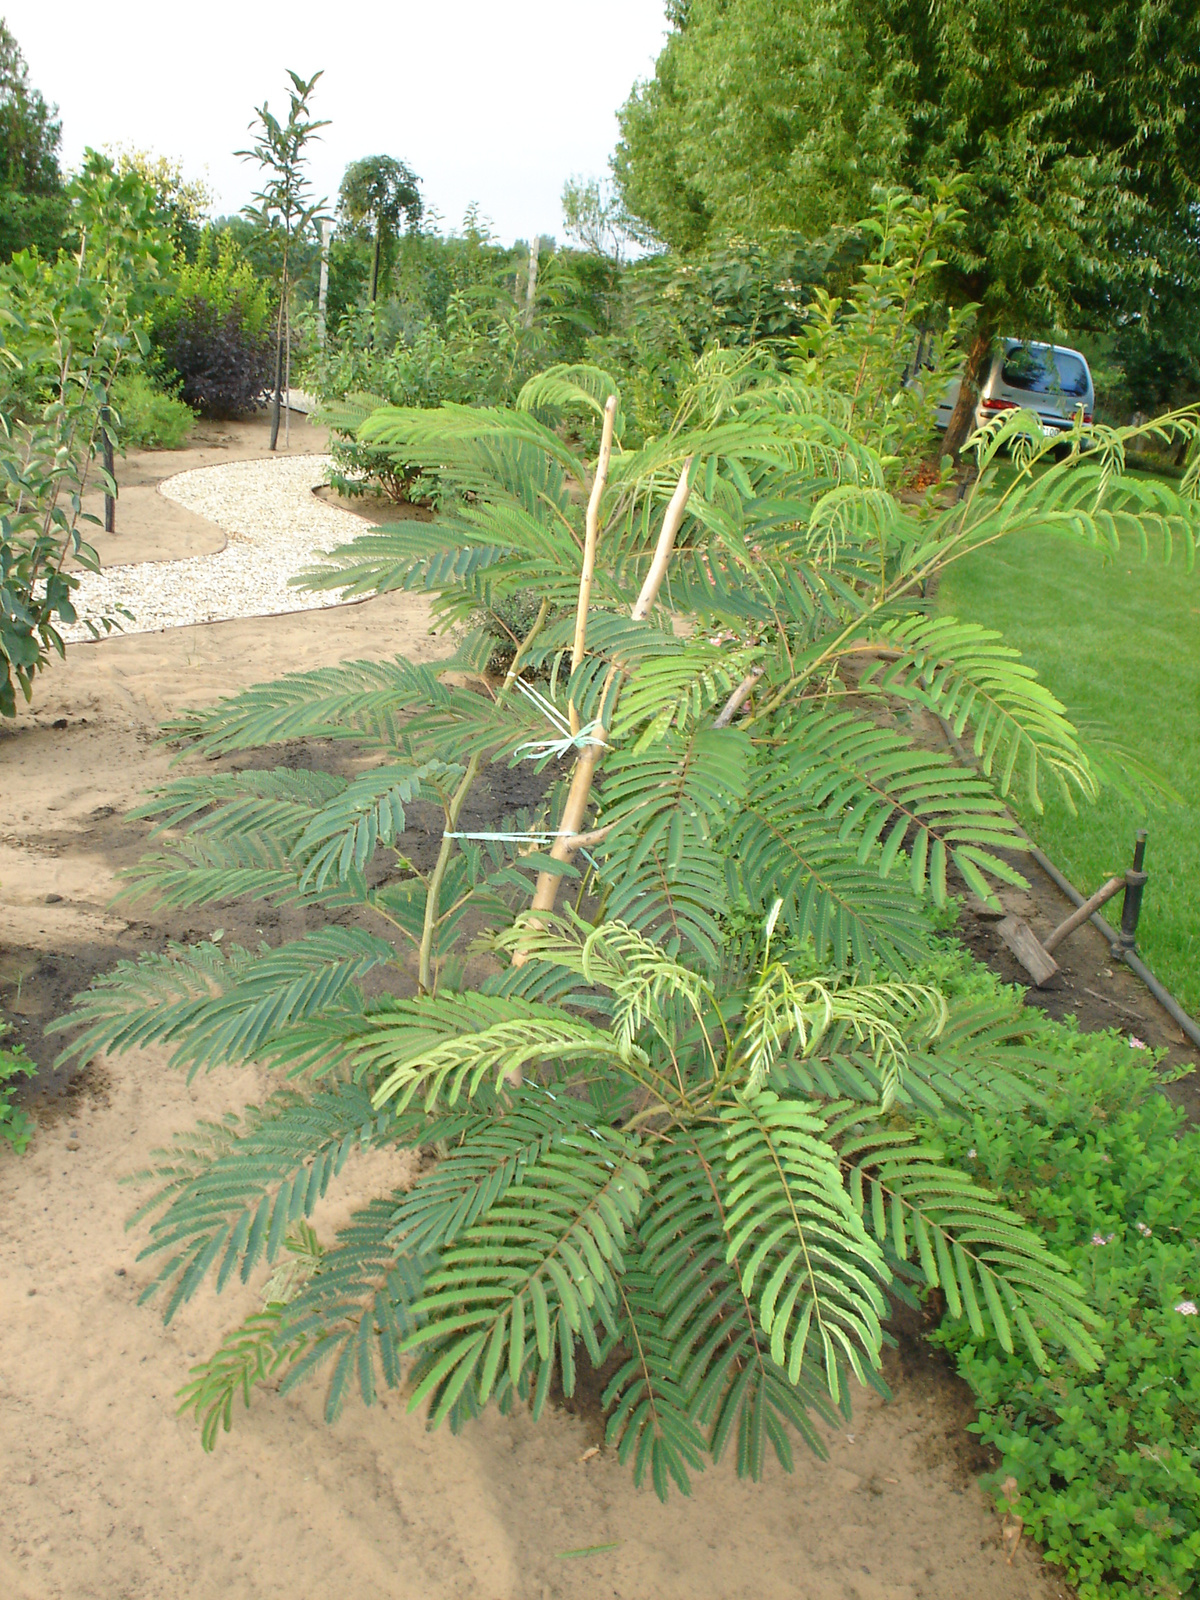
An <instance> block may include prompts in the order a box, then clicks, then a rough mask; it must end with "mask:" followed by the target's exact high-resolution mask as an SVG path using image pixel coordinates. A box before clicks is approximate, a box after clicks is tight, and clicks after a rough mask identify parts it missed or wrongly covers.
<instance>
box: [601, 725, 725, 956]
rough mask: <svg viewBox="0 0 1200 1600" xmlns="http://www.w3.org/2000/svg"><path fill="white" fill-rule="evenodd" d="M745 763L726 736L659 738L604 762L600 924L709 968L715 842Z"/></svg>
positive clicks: (716, 937) (720, 882) (717, 892)
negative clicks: (625, 928)
mask: <svg viewBox="0 0 1200 1600" xmlns="http://www.w3.org/2000/svg"><path fill="white" fill-rule="evenodd" d="M749 764H750V748H749V742H748V740H747V739H746V737H745V735H744V734H743V733H741V732H739V731H738V730H737V729H733V728H723V729H716V728H696V727H693V728H691V729H690V730H689V731H688V733H687V734H686V735H684V736H683V737H681V736H680V735H678V734H675V733H670V734H664V736H663V737H662V738H661V739H659V740H658V741H657V742H656V743H655V744H654V745H652V746H651V747H650V748H649V749H646V750H643V751H641V752H639V753H638V754H637V755H634V754H632V753H629V754H626V753H624V752H620V753H618V754H616V755H613V756H611V757H610V758H609V759H608V761H607V762H606V763H605V767H604V777H603V783H602V786H601V806H600V813H599V821H600V823H601V824H602V825H604V826H607V827H609V828H610V829H611V832H610V833H609V835H608V837H607V839H606V840H605V841H604V844H603V847H602V855H601V856H600V857H598V861H599V870H598V875H599V877H600V880H601V882H602V884H603V885H604V892H605V898H604V910H605V915H606V917H608V918H609V919H611V920H613V921H625V922H629V923H630V924H632V926H634V927H635V928H638V929H639V930H641V931H642V932H646V931H648V930H650V929H654V930H656V936H657V937H659V938H661V939H662V940H663V941H664V942H665V943H666V945H667V948H668V949H669V950H670V949H678V948H681V947H682V946H685V945H686V946H689V947H690V948H692V949H694V950H696V951H697V952H699V954H700V955H701V956H702V958H703V959H704V960H705V961H707V962H708V963H710V964H711V965H713V966H715V965H716V964H717V960H718V955H717V950H718V946H719V944H720V938H721V934H720V928H719V926H718V923H717V920H716V918H717V916H718V915H719V914H720V912H721V910H722V908H723V907H724V905H725V903H726V898H727V894H728V883H727V879H726V876H725V871H724V864H723V862H722V859H721V854H720V852H719V850H718V849H717V848H715V847H714V841H715V840H716V839H717V837H718V836H719V835H721V834H722V833H723V832H724V831H725V829H726V827H727V825H728V823H729V820H730V818H731V817H732V816H733V815H734V814H735V813H736V811H737V808H738V805H739V802H740V800H741V797H742V795H743V794H744V793H745V790H746V784H747V778H748V769H749Z"/></svg>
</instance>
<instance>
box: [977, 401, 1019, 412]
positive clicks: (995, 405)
mask: <svg viewBox="0 0 1200 1600" xmlns="http://www.w3.org/2000/svg"><path fill="white" fill-rule="evenodd" d="M983 409H984V410H985V411H1015V410H1016V409H1017V408H1016V406H1015V405H1014V404H1013V403H1012V401H1011V400H985V401H984V402H983Z"/></svg>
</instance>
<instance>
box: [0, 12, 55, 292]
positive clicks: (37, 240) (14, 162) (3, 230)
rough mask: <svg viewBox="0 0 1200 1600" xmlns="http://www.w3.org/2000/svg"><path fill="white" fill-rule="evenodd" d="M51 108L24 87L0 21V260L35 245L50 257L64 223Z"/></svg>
mask: <svg viewBox="0 0 1200 1600" xmlns="http://www.w3.org/2000/svg"><path fill="white" fill-rule="evenodd" d="M61 143H62V126H61V124H60V123H59V122H58V120H57V107H55V106H50V105H47V104H46V101H45V100H44V99H43V98H42V96H41V95H40V94H39V93H38V91H37V90H36V89H34V88H33V87H32V86H31V84H30V82H29V69H28V67H27V66H26V64H25V58H24V56H23V55H22V54H21V50H20V47H19V45H18V44H17V41H16V40H15V39H14V38H13V35H12V33H11V31H10V30H9V28H8V26H7V24H6V23H5V22H4V21H3V20H2V19H0V260H5V261H7V260H8V259H9V258H10V257H11V256H12V255H14V254H15V253H16V251H18V250H26V249H28V248H29V247H30V246H31V245H33V246H36V247H37V248H38V249H39V250H40V251H41V252H42V253H43V254H44V255H53V253H54V251H55V250H56V249H57V248H58V246H59V244H60V242H61V241H62V237H63V233H64V231H65V228H66V223H67V209H68V207H67V199H66V194H65V192H64V189H63V181H62V173H61V172H60V170H59V165H58V152H59V146H60V144H61Z"/></svg>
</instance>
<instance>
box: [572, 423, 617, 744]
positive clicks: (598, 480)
mask: <svg viewBox="0 0 1200 1600" xmlns="http://www.w3.org/2000/svg"><path fill="white" fill-rule="evenodd" d="M616 416H617V397H616V395H615V394H610V395H609V397H608V399H607V400H606V401H605V402H604V427H603V429H602V431H601V434H600V456H599V459H598V460H597V462H596V476H595V478H594V479H593V480H592V492H591V495H590V496H589V497H588V508H587V521H586V523H585V534H584V540H583V566H582V568H581V569H580V573H579V602H578V604H577V605H576V607H575V642H574V644H573V645H572V647H571V671H572V672H575V671H577V669H578V667H579V663H580V662H581V661H582V660H583V652H584V647H585V645H586V643H587V619H588V606H589V605H590V603H591V598H592V579H593V578H594V577H595V575H596V545H597V543H598V541H599V538H600V501H601V499H602V498H603V495H604V486H605V484H606V483H607V482H608V463H609V461H610V460H611V458H612V441H613V424H614V422H615V421H616ZM570 713H571V733H572V735H575V734H577V733H578V732H579V727H580V723H579V712H578V710H577V709H576V707H575V702H574V701H572V702H571V707H570Z"/></svg>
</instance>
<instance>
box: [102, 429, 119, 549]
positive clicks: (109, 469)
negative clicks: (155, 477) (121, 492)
mask: <svg viewBox="0 0 1200 1600" xmlns="http://www.w3.org/2000/svg"><path fill="white" fill-rule="evenodd" d="M111 426H112V417H111V415H110V413H109V409H108V406H107V405H104V406H101V408H100V451H101V455H102V457H103V461H104V470H105V472H106V473H107V474H108V476H109V477H110V478H113V479H114V481H115V473H116V463H115V462H114V461H113V445H112V438H111V436H110V434H109V431H108V430H109V428H110V427H111ZM104 531H105V533H115V532H116V531H117V501H116V496H115V495H112V494H110V493H109V492H108V490H107V489H105V491H104Z"/></svg>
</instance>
